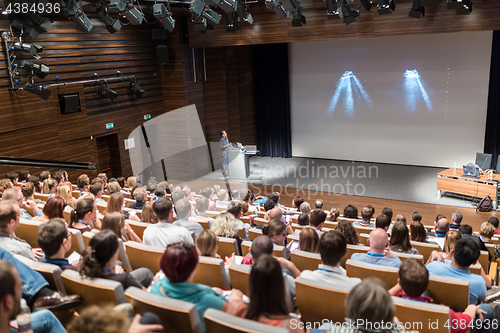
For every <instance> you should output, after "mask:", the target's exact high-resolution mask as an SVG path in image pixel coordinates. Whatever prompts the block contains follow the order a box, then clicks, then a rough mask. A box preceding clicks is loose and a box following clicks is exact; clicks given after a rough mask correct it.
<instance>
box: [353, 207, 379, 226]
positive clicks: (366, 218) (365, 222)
mask: <svg viewBox="0 0 500 333" xmlns="http://www.w3.org/2000/svg"><path fill="white" fill-rule="evenodd" d="M372 217H373V214H372V209H371V208H370V207H363V209H361V219H362V221H361V222H357V221H356V222H353V223H352V225H353V226H354V227H364V228H372V229H375V223H373V222H372V221H371V219H372Z"/></svg>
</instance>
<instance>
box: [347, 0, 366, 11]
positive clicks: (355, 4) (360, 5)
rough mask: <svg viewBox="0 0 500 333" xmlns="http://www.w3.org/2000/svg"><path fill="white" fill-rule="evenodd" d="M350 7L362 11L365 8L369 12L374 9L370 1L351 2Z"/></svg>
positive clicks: (355, 0) (357, 0) (350, 0)
mask: <svg viewBox="0 0 500 333" xmlns="http://www.w3.org/2000/svg"><path fill="white" fill-rule="evenodd" d="M349 5H350V6H351V7H352V8H357V9H359V10H361V8H363V9H364V10H366V11H367V12H369V11H370V9H371V8H372V3H371V2H370V1H369V0H349Z"/></svg>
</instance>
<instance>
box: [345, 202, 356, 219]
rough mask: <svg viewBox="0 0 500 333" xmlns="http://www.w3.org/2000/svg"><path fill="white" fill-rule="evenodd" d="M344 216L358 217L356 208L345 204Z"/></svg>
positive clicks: (349, 217)
mask: <svg viewBox="0 0 500 333" xmlns="http://www.w3.org/2000/svg"><path fill="white" fill-rule="evenodd" d="M344 217H345V218H348V219H357V218H358V208H357V207H356V206H354V205H351V204H349V205H347V206H345V208H344Z"/></svg>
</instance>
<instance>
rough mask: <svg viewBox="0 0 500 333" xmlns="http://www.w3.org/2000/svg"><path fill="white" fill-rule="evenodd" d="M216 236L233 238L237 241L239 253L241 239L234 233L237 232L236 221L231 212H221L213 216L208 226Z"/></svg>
mask: <svg viewBox="0 0 500 333" xmlns="http://www.w3.org/2000/svg"><path fill="white" fill-rule="evenodd" d="M210 230H212V231H213V232H214V233H215V235H217V237H227V238H234V239H236V241H237V243H238V248H239V252H240V253H241V243H242V242H243V240H242V239H241V238H240V237H238V236H237V235H236V233H237V232H238V222H237V221H236V219H235V218H234V216H233V214H230V213H221V214H219V215H217V216H216V217H215V220H214V222H213V223H212V225H211V226H210Z"/></svg>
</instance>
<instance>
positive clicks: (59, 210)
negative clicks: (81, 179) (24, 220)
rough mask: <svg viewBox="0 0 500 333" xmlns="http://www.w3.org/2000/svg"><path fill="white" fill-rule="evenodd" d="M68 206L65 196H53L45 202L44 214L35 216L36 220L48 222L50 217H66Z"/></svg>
mask: <svg viewBox="0 0 500 333" xmlns="http://www.w3.org/2000/svg"><path fill="white" fill-rule="evenodd" d="M66 206H67V204H66V201H65V200H64V199H63V198H61V197H52V198H50V199H49V200H47V203H45V206H43V208H42V211H43V216H37V217H35V221H40V222H43V223H47V222H49V220H50V219H55V218H61V219H64V208H65V207H66Z"/></svg>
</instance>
